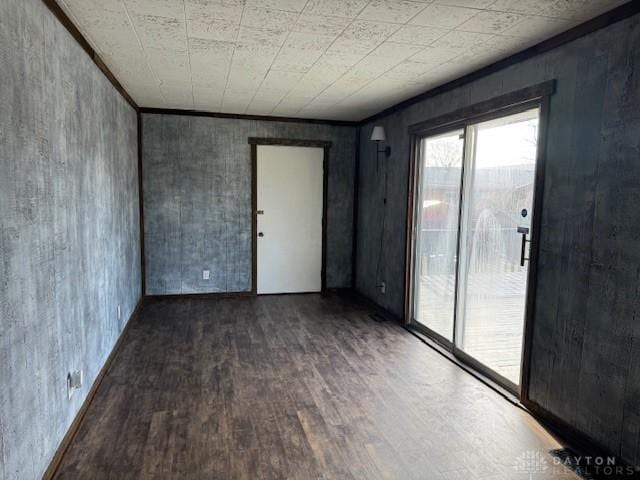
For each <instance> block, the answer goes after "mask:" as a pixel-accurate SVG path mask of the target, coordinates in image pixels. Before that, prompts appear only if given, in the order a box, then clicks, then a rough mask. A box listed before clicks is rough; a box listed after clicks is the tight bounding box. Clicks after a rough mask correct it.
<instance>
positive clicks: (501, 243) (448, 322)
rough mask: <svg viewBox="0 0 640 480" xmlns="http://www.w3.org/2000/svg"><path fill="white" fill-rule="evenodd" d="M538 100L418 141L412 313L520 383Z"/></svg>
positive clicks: (489, 369) (501, 376) (476, 362)
mask: <svg viewBox="0 0 640 480" xmlns="http://www.w3.org/2000/svg"><path fill="white" fill-rule="evenodd" d="M538 123H539V108H537V107H536V108H531V109H528V110H524V111H519V112H517V113H511V114H508V115H503V116H499V117H497V118H491V119H488V120H486V121H479V122H477V123H473V122H468V123H465V124H462V125H461V126H460V128H457V129H451V130H450V131H447V132H444V133H438V134H436V135H428V136H425V137H423V138H421V139H420V141H419V142H418V150H417V154H418V162H419V163H418V170H417V182H418V183H417V185H416V195H415V200H414V205H415V207H414V211H415V214H414V232H415V242H414V247H413V248H414V252H413V259H414V260H413V261H414V265H413V271H414V279H413V320H414V321H415V322H417V323H419V324H420V325H422V326H424V327H426V331H427V333H430V334H432V336H433V337H434V338H436V339H437V340H439V341H441V343H444V344H445V345H449V346H450V347H451V349H452V350H453V351H454V352H455V353H456V354H458V355H459V356H460V357H462V359H463V360H467V361H468V362H469V363H470V364H472V365H473V366H475V367H477V368H478V369H480V370H482V371H483V372H484V373H487V374H489V375H490V376H491V377H492V378H494V379H497V380H498V381H499V382H500V383H502V384H504V385H505V386H507V387H510V388H512V389H513V390H516V389H517V388H518V385H519V384H520V375H521V367H522V347H523V336H524V327H525V318H526V305H527V287H528V285H527V281H528V280H527V278H528V268H529V263H528V258H529V249H530V240H531V234H532V221H531V220H532V218H533V205H534V203H533V197H534V191H535V178H536V158H537V139H538Z"/></svg>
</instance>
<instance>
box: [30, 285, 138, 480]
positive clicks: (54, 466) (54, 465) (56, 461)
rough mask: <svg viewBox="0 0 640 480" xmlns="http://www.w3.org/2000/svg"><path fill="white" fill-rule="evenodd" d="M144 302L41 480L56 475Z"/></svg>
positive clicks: (105, 365) (92, 387) (93, 386)
mask: <svg viewBox="0 0 640 480" xmlns="http://www.w3.org/2000/svg"><path fill="white" fill-rule="evenodd" d="M144 301H145V298H144V297H141V298H140V300H138V303H137V305H136V308H135V309H134V310H133V313H132V314H131V316H130V317H129V320H127V323H126V325H125V326H124V328H123V329H122V333H121V334H120V337H118V340H117V341H116V343H115V345H114V346H113V349H112V350H111V353H110V354H109V357H107V361H106V362H105V363H104V365H103V366H102V368H101V369H100V372H99V373H98V375H97V376H96V379H95V380H94V382H93V385H91V389H90V390H89V393H87V396H86V398H85V399H84V402H82V406H81V407H80V409H79V410H78V413H77V414H76V417H75V418H74V419H73V422H71V425H70V426H69V429H68V430H67V433H66V434H65V435H64V437H62V441H61V442H60V445H58V448H57V450H56V453H55V454H54V455H53V458H52V459H51V462H49V466H48V467H47V469H46V470H45V472H44V475H43V476H42V479H43V480H52V479H53V478H54V477H55V475H56V473H57V472H58V468H59V467H60V464H61V463H62V459H63V458H64V454H65V453H66V452H67V449H68V448H69V445H71V442H73V439H74V438H75V436H76V434H77V433H78V430H79V428H80V425H81V424H82V420H83V419H84V416H85V415H86V413H87V411H88V410H89V407H90V406H91V402H93V399H94V397H95V396H96V393H97V392H98V389H99V388H100V385H101V384H102V381H103V380H104V377H105V376H106V375H107V372H108V371H109V369H110V368H111V365H112V364H113V361H114V360H115V358H116V357H117V356H118V352H119V351H120V349H121V347H122V344H123V343H124V339H125V337H126V336H127V332H128V331H129V326H130V325H131V324H132V323H133V320H134V319H135V318H136V317H137V316H138V315H139V314H140V310H141V309H142V306H143V304H144Z"/></svg>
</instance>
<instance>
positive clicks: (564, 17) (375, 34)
mask: <svg viewBox="0 0 640 480" xmlns="http://www.w3.org/2000/svg"><path fill="white" fill-rule="evenodd" d="M58 1H59V3H60V6H61V7H62V8H63V9H64V10H65V11H66V13H67V15H69V17H70V18H71V19H72V20H73V22H74V23H75V24H76V26H77V27H78V28H79V29H80V31H81V32H82V33H83V35H84V36H85V38H86V39H87V40H88V41H89V42H90V43H91V45H92V46H93V48H94V49H95V50H96V51H97V52H98V54H99V55H100V56H101V57H102V59H103V60H104V62H105V63H106V64H107V66H108V67H109V68H110V69H111V71H112V72H113V74H114V75H115V76H116V77H117V79H118V80H119V81H120V82H121V83H122V85H123V86H124V88H125V89H126V90H127V92H128V93H129V94H130V95H131V96H132V97H133V99H134V100H135V101H136V103H138V105H140V106H143V107H160V108H178V109H196V110H204V111H212V112H227V113H244V114H253V115H275V116H290V117H305V118H327V119H335V120H360V119H362V118H365V117H367V116H369V115H371V114H374V113H376V112H378V111H380V110H382V109H384V108H386V107H389V106H391V105H393V104H394V103H397V102H399V101H401V100H404V99H406V98H409V97H411V96H413V95H416V94H417V93H420V92H423V91H425V90H428V89H430V88H433V87H436V86H438V85H441V84H443V83H446V82H447V81H449V80H453V79H455V78H457V77H460V76H462V75H464V74H466V73H469V72H472V71H473V70H477V69H478V68H480V67H483V66H485V65H488V64H490V63H493V62H494V61H496V60H499V59H500V58H503V57H506V56H508V55H510V54H513V53H515V52H518V51H520V50H522V49H524V48H526V47H528V46H530V45H533V44H535V43H537V42H539V41H541V40H544V39H546V38H549V37H550V36H552V35H554V34H556V33H559V32H562V31H564V30H567V29H569V28H571V27H573V26H575V25H577V24H579V23H581V22H584V21H585V20H588V19H590V18H592V17H594V16H597V15H599V14H601V13H603V12H605V11H607V10H610V9H612V8H614V7H616V6H618V5H621V4H623V3H625V2H626V0H58Z"/></svg>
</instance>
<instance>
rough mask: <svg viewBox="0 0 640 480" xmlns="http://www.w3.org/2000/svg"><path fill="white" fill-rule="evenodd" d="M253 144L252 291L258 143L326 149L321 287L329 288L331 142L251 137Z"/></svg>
mask: <svg viewBox="0 0 640 480" xmlns="http://www.w3.org/2000/svg"><path fill="white" fill-rule="evenodd" d="M249 144H250V145H251V256H252V268H251V293H252V294H253V295H257V294H258V145H279V146H283V147H284V146H286V147H315V148H322V149H323V151H324V155H323V159H322V166H323V168H322V170H323V175H322V269H321V271H320V277H321V289H320V292H321V293H322V294H324V293H325V292H326V289H327V278H326V277H327V275H326V271H327V187H328V185H329V149H330V148H331V142H330V141H326V140H306V139H305V140H298V139H292V138H262V137H249Z"/></svg>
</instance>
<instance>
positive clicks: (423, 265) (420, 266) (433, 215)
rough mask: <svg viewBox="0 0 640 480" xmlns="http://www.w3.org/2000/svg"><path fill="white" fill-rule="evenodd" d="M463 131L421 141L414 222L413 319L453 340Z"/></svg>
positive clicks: (455, 131)
mask: <svg viewBox="0 0 640 480" xmlns="http://www.w3.org/2000/svg"><path fill="white" fill-rule="evenodd" d="M463 149H464V130H453V131H450V132H447V133H445V134H443V135H437V136H433V137H428V138H424V139H423V140H422V141H421V144H420V152H421V158H420V169H421V175H420V178H421V180H420V185H419V186H418V204H417V207H418V208H417V210H418V215H417V216H416V230H415V231H416V234H417V241H416V266H415V269H414V271H415V279H414V284H415V286H416V295H415V296H414V299H415V304H414V312H415V318H416V320H417V321H418V322H420V323H421V324H423V325H425V326H427V327H429V328H430V329H431V330H432V331H433V332H434V333H436V334H437V335H440V336H442V337H443V338H444V339H446V340H448V341H452V340H453V317H454V312H455V305H456V303H455V285H456V259H457V255H458V253H457V250H458V218H459V214H460V181H461V180H462V159H463Z"/></svg>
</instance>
